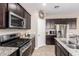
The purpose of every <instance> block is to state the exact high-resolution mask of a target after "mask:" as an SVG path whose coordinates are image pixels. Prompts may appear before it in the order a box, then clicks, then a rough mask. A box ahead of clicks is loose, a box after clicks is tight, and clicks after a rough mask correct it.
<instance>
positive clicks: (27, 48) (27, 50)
mask: <svg viewBox="0 0 79 59" xmlns="http://www.w3.org/2000/svg"><path fill="white" fill-rule="evenodd" d="M31 45H32V43H31V42H29V43H27V44H25V45H24V46H23V47H21V48H20V56H30V55H31V48H32V47H31Z"/></svg>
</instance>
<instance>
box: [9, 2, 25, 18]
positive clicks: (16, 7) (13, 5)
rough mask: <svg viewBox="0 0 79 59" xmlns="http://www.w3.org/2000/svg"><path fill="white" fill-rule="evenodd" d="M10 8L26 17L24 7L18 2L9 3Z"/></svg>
mask: <svg viewBox="0 0 79 59" xmlns="http://www.w3.org/2000/svg"><path fill="white" fill-rule="evenodd" d="M8 10H9V11H12V12H14V13H15V14H17V15H19V16H21V17H24V9H23V7H21V6H20V5H19V4H18V3H9V4H8Z"/></svg>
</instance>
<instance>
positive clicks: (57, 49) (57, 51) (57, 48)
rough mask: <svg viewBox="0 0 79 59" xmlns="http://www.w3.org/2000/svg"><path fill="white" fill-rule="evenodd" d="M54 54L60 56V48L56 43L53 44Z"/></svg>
mask: <svg viewBox="0 0 79 59" xmlns="http://www.w3.org/2000/svg"><path fill="white" fill-rule="evenodd" d="M55 50H56V51H55V54H56V56H60V53H61V51H60V48H59V47H58V46H57V45H56V46H55Z"/></svg>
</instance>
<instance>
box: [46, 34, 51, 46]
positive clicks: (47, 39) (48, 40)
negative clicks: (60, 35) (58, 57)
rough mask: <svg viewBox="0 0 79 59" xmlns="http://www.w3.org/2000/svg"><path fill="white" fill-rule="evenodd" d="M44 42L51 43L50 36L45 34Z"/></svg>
mask: <svg viewBox="0 0 79 59" xmlns="http://www.w3.org/2000/svg"><path fill="white" fill-rule="evenodd" d="M46 44H47V45H51V37H50V36H49V35H46Z"/></svg>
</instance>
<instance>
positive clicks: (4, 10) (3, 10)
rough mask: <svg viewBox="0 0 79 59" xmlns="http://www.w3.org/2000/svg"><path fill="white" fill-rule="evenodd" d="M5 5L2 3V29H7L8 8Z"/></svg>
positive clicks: (0, 16) (0, 17)
mask: <svg viewBox="0 0 79 59" xmlns="http://www.w3.org/2000/svg"><path fill="white" fill-rule="evenodd" d="M6 5H7V4H5V3H0V28H6V10H7V9H6V7H7V6H6Z"/></svg>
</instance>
